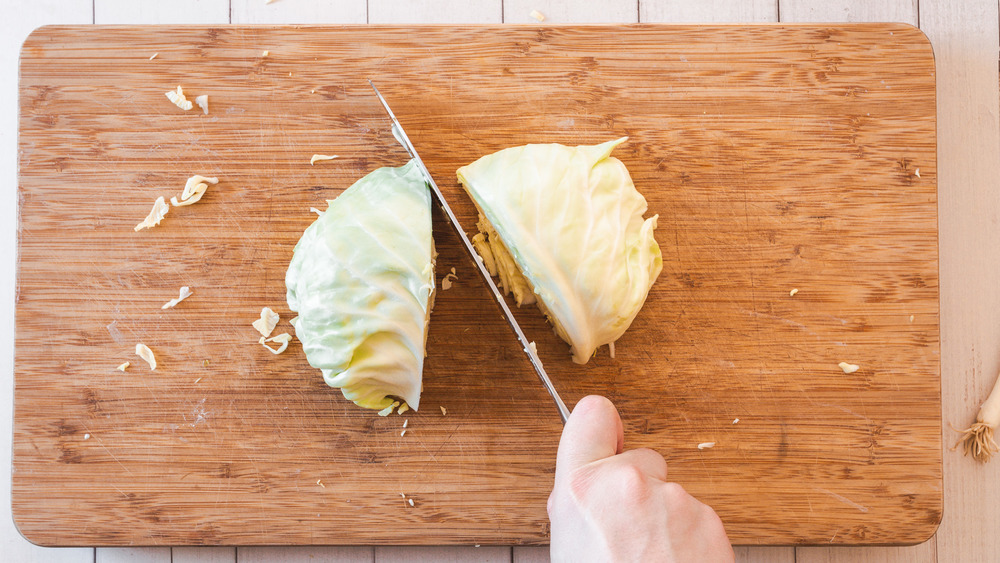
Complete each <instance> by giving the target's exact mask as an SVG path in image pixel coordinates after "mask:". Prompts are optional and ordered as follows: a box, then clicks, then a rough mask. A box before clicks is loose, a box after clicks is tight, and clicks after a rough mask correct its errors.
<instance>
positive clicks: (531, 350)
mask: <svg viewBox="0 0 1000 563" xmlns="http://www.w3.org/2000/svg"><path fill="white" fill-rule="evenodd" d="M368 83H369V84H371V86H372V90H374V91H375V95H376V96H378V101H379V102H381V103H382V107H383V108H385V112H386V113H388V114H389V119H390V120H392V136H393V137H395V138H396V140H397V141H399V144H401V145H403V148H404V149H406V152H407V153H409V155H410V158H412V159H413V161H414V162H416V163H417V168H419V169H420V172H422V173H423V175H424V179H425V180H427V183H428V184H429V185H430V187H431V192H433V193H434V198H435V199H437V202H438V203H439V204H440V205H441V210H442V211H444V214H445V217H447V218H448V222H449V223H451V226H452V227H453V228H454V230H455V231H456V232H457V233H458V237H459V238H460V239H462V246H464V247H465V251H466V252H467V253H468V254H469V257H470V258H472V262H473V263H475V264H476V266H477V267H478V268H479V273H480V274H481V275H482V277H483V279H484V280H486V285H487V286H488V287H489V288H490V291H491V292H492V293H493V297H494V298H495V299H496V302H497V303H499V304H500V308H501V309H502V310H503V315H504V317H506V318H507V324H508V325H510V328H512V329H514V334H516V335H517V340H518V341H519V342H520V343H521V348H522V349H523V350H524V353H525V354H527V355H528V359H529V360H531V366H532V367H534V368H535V373H536V374H538V379H540V380H541V381H542V385H544V386H545V390H546V391H548V392H549V395H551V396H552V400H553V401H555V403H556V408H557V409H559V417H560V418H561V419H562V421H563V424H565V423H566V419H567V418H569V409H567V408H566V403H564V402H563V400H562V397H560V396H559V392H558V391H556V388H555V387H554V386H553V385H552V380H551V379H549V376H548V374H546V373H545V368H543V367H542V360H540V359H539V358H538V353H537V352H535V346H534V343H533V342H528V339H527V337H525V336H524V332H523V331H522V330H521V326H520V325H519V324H517V319H515V318H514V314H513V313H512V312H511V311H510V307H508V306H507V301H506V300H505V299H504V298H503V295H502V294H501V293H500V289H499V288H498V287H497V284H496V282H494V281H493V276H491V275H490V272H489V270H487V269H486V266H485V265H483V259H482V258H480V256H479V254H478V253H477V252H476V250H475V249H474V248H473V247H472V241H470V240H469V237H468V235H466V234H465V229H463V228H462V225H461V224H460V223H459V222H458V218H457V217H455V213H454V212H453V211H452V210H451V207H450V206H449V205H448V202H447V201H445V199H444V194H442V193H441V190H440V189H438V186H437V183H435V182H434V178H432V177H431V173H430V171H428V170H427V167H426V166H424V161H422V160H420V156H418V155H417V149H415V148H413V143H411V142H410V138H409V137H407V136H406V132H405V131H403V126H402V125H400V124H399V120H398V119H396V115H395V114H394V113H392V110H391V109H390V108H389V104H388V103H387V102H386V101H385V98H383V97H382V94H381V93H380V92H379V91H378V88H376V87H375V83H373V82H372V81H371V79H369V80H368Z"/></svg>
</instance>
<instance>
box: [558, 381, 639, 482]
mask: <svg viewBox="0 0 1000 563" xmlns="http://www.w3.org/2000/svg"><path fill="white" fill-rule="evenodd" d="M624 441H625V439H624V431H623V428H622V419H621V417H620V416H618V409H616V408H615V405H614V404H612V403H611V401H609V400H608V399H606V398H604V397H601V396H599V395H588V396H586V397H584V398H582V399H580V402H578V403H577V404H576V407H574V408H573V412H572V413H571V414H570V416H569V419H568V420H567V421H566V427H565V428H563V433H562V438H561V439H560V440H559V451H558V453H557V454H556V472H557V473H563V472H566V471H572V470H574V469H576V468H578V467H581V466H584V465H586V464H588V463H591V462H594V461H598V460H601V459H604V458H607V457H611V456H613V455H615V454H619V453H621V452H622V450H623V449H624ZM557 479H558V477H557Z"/></svg>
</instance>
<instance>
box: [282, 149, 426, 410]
mask: <svg viewBox="0 0 1000 563" xmlns="http://www.w3.org/2000/svg"><path fill="white" fill-rule="evenodd" d="M285 286H286V288H287V300H288V306H289V308H290V309H291V310H292V311H296V312H297V313H298V317H297V318H296V319H295V321H294V323H293V326H294V327H295V336H296V337H297V338H298V339H299V341H300V342H301V343H302V349H303V350H304V351H305V354H306V359H307V360H308V361H309V364H310V365H311V366H313V367H315V368H318V369H319V370H321V371H322V374H323V379H324V380H325V381H326V383H327V385H329V386H330V387H335V388H338V389H340V390H341V392H342V393H343V394H344V396H345V397H346V398H347V399H349V400H351V401H353V402H354V403H356V404H357V405H359V406H361V407H364V408H368V409H375V410H378V411H381V412H385V413H386V414H388V412H390V411H391V409H389V407H391V406H393V405H396V406H398V405H399V404H401V403H402V402H404V401H405V403H406V404H408V405H410V407H412V408H413V409H414V410H417V409H418V407H419V405H420V391H421V387H422V380H423V361H424V350H425V346H426V339H427V324H428V320H429V318H430V310H431V307H432V306H433V298H434V243H433V239H432V238H431V196H430V190H429V189H428V187H427V184H426V183H425V182H424V178H423V175H422V174H421V172H420V170H419V169H418V168H417V166H416V164H415V163H414V162H413V161H410V162H409V163H407V164H406V165H404V166H401V167H398V168H389V167H387V168H379V169H377V170H375V171H373V172H371V173H370V174H368V175H367V176H365V177H364V178H361V179H360V180H358V181H357V182H355V183H354V185H352V186H351V187H350V188H348V189H347V190H345V191H344V192H343V193H342V194H340V196H339V197H337V199H335V200H331V201H329V202H328V207H327V210H326V211H325V212H324V213H323V214H322V215H320V216H319V217H318V218H317V219H316V220H315V221H313V223H312V224H311V225H310V226H309V227H308V228H307V229H306V230H305V232H304V233H303V234H302V238H301V239H300V240H299V242H298V243H297V244H296V245H295V250H294V253H293V255H292V260H291V263H290V264H289V266H288V272H287V273H286V275H285ZM393 408H395V407H393ZM387 409H389V410H387Z"/></svg>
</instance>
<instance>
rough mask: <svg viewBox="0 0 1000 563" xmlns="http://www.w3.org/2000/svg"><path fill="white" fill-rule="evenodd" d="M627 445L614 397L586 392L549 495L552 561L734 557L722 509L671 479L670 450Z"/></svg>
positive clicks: (565, 436) (569, 425) (570, 423)
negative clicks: (664, 452)
mask: <svg viewBox="0 0 1000 563" xmlns="http://www.w3.org/2000/svg"><path fill="white" fill-rule="evenodd" d="M623 450H624V431H623V427H622V421H621V418H620V417H619V416H618V410H617V409H616V408H615V406H614V405H613V404H612V403H611V401H609V400H608V399H606V398H604V397H600V396H596V395H591V396H588V397H584V398H583V399H581V400H580V402H579V403H577V404H576V407H575V408H574V409H573V413H572V414H571V415H570V417H569V420H567V421H566V427H565V428H564V429H563V433H562V439H561V440H560V441H559V452H558V454H557V457H556V476H555V486H554V487H553V489H552V494H550V495H549V502H548V512H549V521H550V522H551V524H552V528H551V529H552V539H551V541H552V545H551V548H550V551H551V558H552V561H573V562H578V561H644V562H645V561H667V562H675V563H687V562H699V563H702V562H704V563H712V562H731V561H734V559H735V555H734V554H733V548H732V546H731V545H730V543H729V538H728V537H727V536H726V531H725V529H724V528H723V526H722V521H721V520H719V516H718V515H717V514H716V513H715V511H714V510H712V508H711V507H709V506H708V505H706V504H702V503H701V502H699V501H698V500H697V499H695V498H694V497H693V496H691V495H689V494H688V493H687V492H686V491H685V490H684V488H683V487H681V486H680V485H678V484H677V483H670V482H667V462H666V461H665V460H664V459H663V456H661V455H660V454H658V453H656V452H655V451H653V450H650V449H648V448H641V449H635V450H629V451H627V452H625V451H623Z"/></svg>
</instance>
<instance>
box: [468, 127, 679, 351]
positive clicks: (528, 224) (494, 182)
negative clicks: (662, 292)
mask: <svg viewBox="0 0 1000 563" xmlns="http://www.w3.org/2000/svg"><path fill="white" fill-rule="evenodd" d="M626 139H627V138H621V139H617V140H614V141H609V142H606V143H603V144H600V145H594V146H578V147H567V146H563V145H557V144H547V145H525V146H521V147H513V148H508V149H504V150H501V151H499V152H497V153H494V154H490V155H487V156H484V157H482V158H480V159H479V160H477V161H476V162H473V163H472V164H469V165H468V166H464V167H462V168H460V169H459V170H458V179H459V181H460V182H461V183H462V185H463V187H464V188H465V190H466V191H467V192H468V193H469V195H470V196H471V197H472V199H473V200H474V201H475V203H476V206H477V207H478V209H479V213H480V220H479V230H480V231H481V232H480V234H477V235H476V236H475V237H474V239H475V240H474V243H475V245H476V248H477V250H478V251H479V253H480V255H481V256H482V257H483V262H484V264H485V265H486V266H487V267H488V268H490V273H491V274H493V275H499V276H500V285H501V286H503V288H504V290H505V291H506V292H508V293H513V295H514V299H515V301H516V302H517V304H518V306H520V305H521V304H523V303H532V302H534V297H535V296H537V298H538V301H539V303H538V306H539V308H540V309H541V310H542V311H543V312H544V313H545V314H546V316H547V317H548V318H549V321H550V322H551V323H552V324H553V326H554V328H555V331H556V333H557V334H558V335H559V336H560V337H561V338H562V339H563V340H565V341H566V342H567V343H569V344H570V347H571V353H572V355H573V361H574V362H576V363H579V364H584V363H586V362H587V361H588V360H589V359H590V358H591V356H593V354H594V352H595V351H596V350H597V348H598V347H599V346H602V345H605V344H608V345H613V344H614V342H615V340H617V339H618V338H619V337H621V335H622V334H623V333H624V332H625V330H626V329H628V327H629V325H630V324H632V320H633V319H635V316H636V314H637V313H638V312H639V309H640V308H641V307H642V304H643V302H645V300H646V296H647V295H648V293H649V289H650V287H652V285H653V282H654V281H656V277H657V276H658V275H659V274H660V270H662V268H663V260H662V258H661V256H660V247H659V246H658V245H657V244H656V239H654V238H653V229H654V228H655V227H656V219H657V216H656V215H654V216H652V217H650V218H648V219H645V220H644V219H643V217H642V215H643V214H644V213H645V212H646V199H645V198H643V197H642V195H641V194H640V193H639V192H638V191H636V189H635V186H634V185H633V184H632V179H631V178H630V177H629V173H628V170H627V169H626V168H625V165H624V164H622V162H621V161H620V160H618V159H616V158H612V157H611V156H610V154H611V151H612V150H613V149H614V148H615V147H616V146H618V145H619V144H620V143H622V142H624V141H625V140H626Z"/></svg>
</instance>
